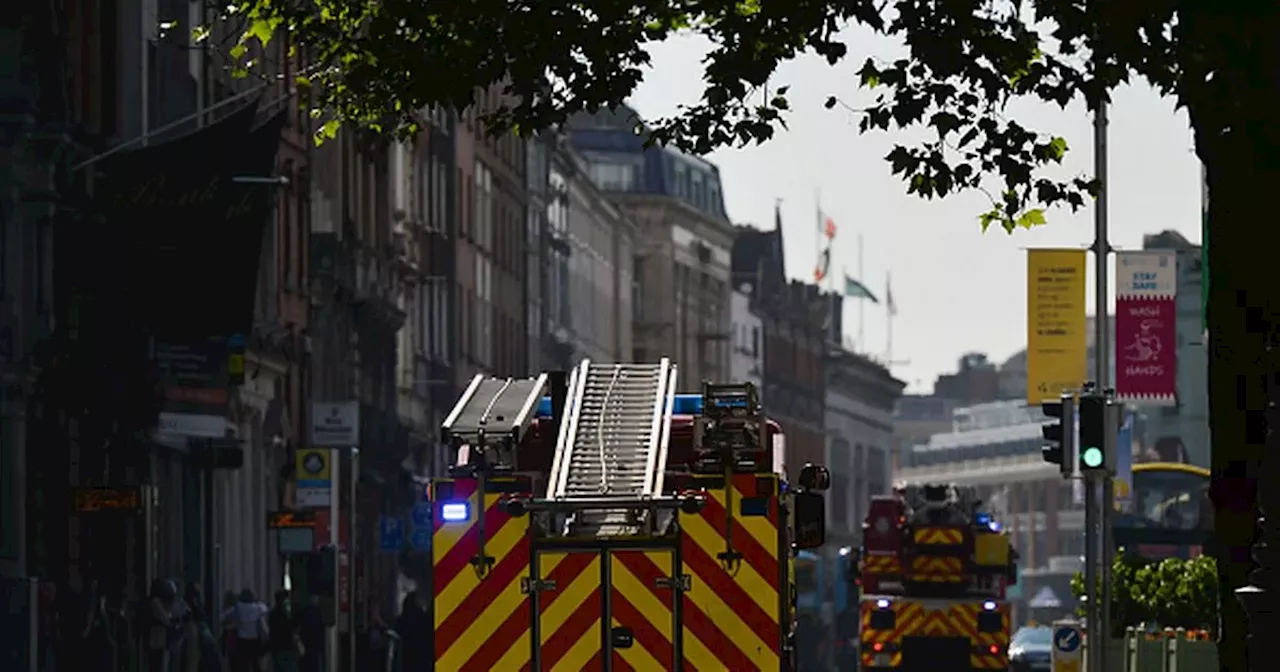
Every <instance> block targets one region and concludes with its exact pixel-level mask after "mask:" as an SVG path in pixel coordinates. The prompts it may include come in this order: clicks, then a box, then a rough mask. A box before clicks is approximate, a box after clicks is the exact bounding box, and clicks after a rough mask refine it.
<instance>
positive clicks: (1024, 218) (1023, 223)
mask: <svg viewBox="0 0 1280 672" xmlns="http://www.w3.org/2000/svg"><path fill="white" fill-rule="evenodd" d="M1017 225H1018V227H1019V228H1023V229H1033V228H1035V227H1037V226H1044V225H1045V219H1044V210H1043V209H1042V208H1034V209H1031V210H1028V211H1026V212H1024V213H1022V214H1021V215H1020V216H1019V217H1018V219H1017Z"/></svg>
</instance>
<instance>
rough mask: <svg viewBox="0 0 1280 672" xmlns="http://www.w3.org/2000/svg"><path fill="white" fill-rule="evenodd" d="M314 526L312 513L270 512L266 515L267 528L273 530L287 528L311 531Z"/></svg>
mask: <svg viewBox="0 0 1280 672" xmlns="http://www.w3.org/2000/svg"><path fill="white" fill-rule="evenodd" d="M315 526H316V514H315V512H314V511H271V512H269V513H267V527H269V528H271V529H273V530H280V529H287V528H306V529H313V528H315Z"/></svg>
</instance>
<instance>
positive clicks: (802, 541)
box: [792, 492, 827, 550]
mask: <svg viewBox="0 0 1280 672" xmlns="http://www.w3.org/2000/svg"><path fill="white" fill-rule="evenodd" d="M794 497H795V498H794V500H793V506H794V507H795V517H796V518H795V531H796V538H795V543H793V544H792V545H793V546H794V547H795V548H797V549H799V550H806V549H810V548H818V547H819V546H822V545H823V544H825V543H827V503H826V499H825V498H824V497H823V496H822V495H820V494H818V493H816V492H797V493H796V494H795V495H794Z"/></svg>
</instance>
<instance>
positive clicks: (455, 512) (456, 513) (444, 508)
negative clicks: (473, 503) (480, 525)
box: [440, 502, 471, 523]
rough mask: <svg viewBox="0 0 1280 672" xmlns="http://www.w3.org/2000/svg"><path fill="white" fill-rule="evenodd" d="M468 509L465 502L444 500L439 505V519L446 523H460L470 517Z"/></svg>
mask: <svg viewBox="0 0 1280 672" xmlns="http://www.w3.org/2000/svg"><path fill="white" fill-rule="evenodd" d="M470 509H471V507H470V506H468V505H467V503H466V502H445V503H443V504H441V505H440V519H441V520H443V521H444V522H446V523H461V522H464V521H466V520H467V519H468V518H470V517H471V510H470Z"/></svg>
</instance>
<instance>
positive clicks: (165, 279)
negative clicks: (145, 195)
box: [0, 0, 310, 660]
mask: <svg viewBox="0 0 1280 672" xmlns="http://www.w3.org/2000/svg"><path fill="white" fill-rule="evenodd" d="M29 4H30V7H26V9H32V10H36V11H34V13H31V14H30V15H25V14H24V13H23V12H14V13H11V16H10V17H9V18H10V19H13V21H6V22H5V25H6V28H3V29H0V31H2V32H3V42H4V44H5V45H6V46H9V47H11V49H10V50H7V51H6V54H8V55H12V56H15V58H12V59H5V60H4V62H3V63H0V69H3V70H4V73H5V74H4V75H3V76H0V82H3V83H0V101H3V102H2V103H0V109H3V110H4V112H3V113H0V119H2V120H0V125H3V126H4V131H5V132H4V140H3V141H0V151H3V152H4V153H5V154H6V160H5V161H4V162H3V163H4V165H5V166H6V168H5V169H4V170H3V171H0V183H3V185H4V186H3V188H0V192H3V193H4V194H6V197H5V200H4V201H3V202H0V213H2V214H0V231H3V233H2V234H0V258H2V259H3V262H4V263H3V267H2V268H3V271H2V272H0V290H2V291H0V302H3V303H5V304H6V306H5V309H4V310H3V311H0V314H2V315H4V316H5V317H4V318H2V319H3V320H4V321H3V323H0V342H3V343H4V346H5V347H4V348H3V350H4V356H3V357H0V361H3V366H2V367H0V371H2V375H3V377H4V381H5V383H6V384H5V386H4V388H3V389H4V414H3V417H2V418H0V424H3V428H2V434H0V446H3V448H2V449H0V450H2V451H3V461H4V464H3V465H0V472H3V473H4V474H5V476H4V477H3V478H0V481H2V482H3V488H2V489H3V493H0V497H2V498H3V504H2V505H0V508H2V509H3V510H4V512H5V513H4V520H3V523H4V525H3V537H2V539H0V573H3V574H4V575H5V576H7V577H14V576H18V577H20V576H40V577H43V578H44V580H46V581H48V582H49V583H50V584H52V585H53V586H54V587H56V588H57V589H58V590H59V591H70V590H83V589H84V588H85V587H86V586H87V584H88V583H89V582H90V581H91V580H98V581H99V582H100V584H101V585H102V586H104V587H106V589H108V590H111V589H119V590H121V591H122V592H123V594H124V596H125V597H126V598H130V599H132V598H137V597H139V596H141V595H143V594H145V593H146V592H147V590H148V589H149V586H148V585H147V584H148V582H149V581H151V580H153V579H155V578H162V577H163V578H170V579H173V580H175V581H178V582H184V581H191V582H194V583H196V584H197V585H201V584H203V585H204V586H205V587H206V590H208V589H210V587H213V588H214V589H220V588H223V587H229V586H234V587H235V588H237V589H239V588H242V587H249V588H253V589H255V590H258V591H267V590H269V589H270V588H271V587H272V586H274V585H279V577H280V572H279V562H278V560H277V558H278V554H277V553H276V552H275V548H274V546H273V542H272V539H271V538H270V536H269V534H268V531H267V530H266V529H265V526H263V525H260V524H253V525H247V524H245V521H249V520H251V521H254V522H255V523H257V522H258V521H262V520H264V516H265V515H266V512H267V511H269V510H274V509H277V508H279V507H280V505H281V502H282V497H283V495H284V493H285V488H284V487H283V482H282V478H281V467H282V466H283V465H285V464H287V463H288V461H289V457H288V456H289V450H290V448H291V447H292V446H293V445H294V444H295V442H296V440H297V435H296V428H297V427H298V426H299V424H300V422H301V417H300V415H301V413H302V409H303V406H304V399H305V395H306V389H305V377H304V376H305V374H304V370H305V368H306V354H307V349H308V348H307V344H308V342H309V338H308V329H309V320H308V317H309V316H308V311H307V299H306V292H307V286H306V278H307V268H306V265H307V256H308V255H307V242H308V239H307V227H308V209H309V208H308V204H309V192H308V183H309V179H310V178H309V166H308V163H309V151H308V150H309V147H310V143H309V139H308V138H307V134H308V132H307V129H306V123H307V121H306V115H300V114H298V110H297V108H296V103H297V100H296V99H295V96H294V94H293V93H292V92H291V91H290V86H291V85H290V84H289V82H290V81H291V80H292V77H290V76H289V72H288V69H289V68H290V67H291V64H290V59H289V58H287V57H286V54H285V52H284V50H285V46H284V44H283V42H282V41H277V42H275V43H273V44H272V47H271V48H272V49H275V50H276V51H274V52H272V53H266V54H257V55H256V56H264V57H266V58H265V59H264V62H268V63H274V64H277V65H278V67H279V68H281V69H282V70H283V71H281V72H270V73H267V74H266V81H268V84H266V85H261V84H260V83H258V82H253V83H250V82H245V81H239V80H234V79H233V78H231V77H230V76H229V75H228V74H226V73H227V72H228V69H227V68H226V67H224V66H225V65H226V64H225V63H223V62H221V61H220V60H219V59H218V57H217V56H216V55H215V54H212V53H210V52H206V51H204V50H202V49H200V48H199V47H198V46H195V45H192V44H190V43H189V41H188V39H187V37H186V36H178V37H173V36H170V38H169V39H161V36H160V35H159V34H158V30H159V24H160V21H161V19H167V18H173V19H181V20H183V21H187V20H189V19H191V18H192V17H193V16H194V17H195V18H196V19H199V18H200V17H199V11H198V6H197V5H192V4H191V3H184V2H176V1H172V0H169V1H165V0H161V1H159V2H151V3H97V2H83V1H72V2H65V3H29ZM192 7H197V9H196V10H192ZM192 11H195V14H194V15H189V14H188V12H192ZM179 32H185V31H179ZM217 37H218V36H216V35H215V36H214V37H213V39H214V40H215V41H216V39H217ZM19 54H24V57H21V58H17V56H18V55H19ZM27 68H34V70H31V71H25V70H26V69H27ZM276 74H279V75H283V76H282V77H280V78H279V80H275V79H274V78H273V77H272V75H276ZM30 85H35V86H30ZM253 100H256V101H257V102H256V106H253V107H249V106H248V105H247V103H249V102H250V101H253ZM246 110H251V111H253V112H254V113H255V114H256V117H250V116H247V115H246V113H245V112H246ZM237 115H239V116H238V117H237ZM229 117H237V119H241V120H245V121H248V122H252V126H253V127H255V128H258V129H259V130H261V129H262V128H263V125H264V124H265V122H268V121H270V120H281V121H282V123H281V126H282V128H283V130H280V131H279V132H278V133H277V132H276V130H275V129H276V128H277V127H276V126H274V125H273V126H271V129H270V130H266V131H262V132H261V133H260V134H259V132H258V131H254V135H251V136H250V137H251V138H257V139H266V140H269V141H264V142H261V143H258V142H257V140H255V141H254V142H255V144H254V145H253V147H252V148H251V149H252V151H253V152H254V153H257V152H258V151H259V150H264V151H263V152H262V157H263V163H262V165H259V166H256V167H254V168H253V169H252V170H250V171H248V172H246V173H238V174H235V175H234V177H236V178H242V179H241V180H240V182H239V183H241V184H253V185H255V186H253V187H231V188H232V189H236V188H243V189H245V190H246V191H252V192H254V194H255V198H256V195H257V194H263V195H264V198H263V199H262V201H261V202H262V203H263V204H264V205H262V206H260V207H259V206H255V207H256V208H257V210H256V211H255V212H254V213H245V214H244V216H243V217H242V218H240V219H239V220H237V222H236V224H237V225H238V224H241V223H243V224H244V225H245V227H244V228H238V229H236V231H235V232H234V233H233V232H231V231H230V230H229V229H231V228H234V227H227V228H219V227H210V226H209V225H210V221H211V220H210V218H211V217H213V215H211V214H210V213H213V212H214V208H212V207H210V208H204V209H196V208H192V209H191V210H190V213H191V214H195V215H197V217H196V218H195V219H196V220H198V221H191V220H187V219H184V218H182V217H171V218H170V219H169V221H171V222H172V223H174V224H175V225H183V226H186V227H187V229H186V230H185V231H184V234H186V235H187V236H189V237H188V239H187V244H186V245H185V246H184V245H182V244H178V245H175V246H174V247H173V248H171V249H170V253H169V256H168V258H167V259H165V260H164V261H167V262H168V263H166V264H163V265H140V266H139V267H137V268H136V269H135V270H137V271H138V272H139V273H143V272H145V273H147V274H148V275H146V276H144V277H145V278H146V282H145V283H140V282H139V281H138V280H137V279H136V278H131V277H128V276H127V275H122V274H120V273H119V272H118V271H119V269H118V267H115V268H107V267H104V266H103V262H102V261H97V262H95V261H94V259H95V258H97V259H100V260H111V263H112V264H116V265H118V264H119V260H120V258H121V255H122V254H140V255H145V254H151V252H150V251H148V249H147V248H146V245H142V244H140V243H150V244H155V243H156V241H157V238H148V237H147V236H150V235H153V234H152V233H150V232H147V231H146V226H145V222H142V220H141V219H135V220H128V219H127V218H122V217H119V213H118V212H116V211H114V210H112V209H111V208H110V206H109V205H108V204H109V203H110V202H111V201H112V199H110V198H109V196H110V195H111V194H112V193H115V194H119V193H121V192H120V191H114V190H127V189H131V188H137V187H138V186H139V184H140V182H139V181H140V180H142V179H144V178H142V177H139V176H138V175H136V174H132V173H129V172H128V171H125V170H122V169H121V168H120V167H119V166H121V165H132V166H133V167H135V168H136V167H138V166H143V167H145V168H146V169H147V170H151V171H160V172H161V173H162V174H182V175H184V177H189V176H190V175H191V174H199V173H200V171H201V169H207V170H213V169H212V168H209V166H211V165H218V163H219V162H218V161H216V160H214V161H206V162H204V163H201V158H202V157H201V156H194V157H193V156H181V157H175V156H172V155H169V156H167V158H166V155H165V150H164V148H165V147H166V146H169V147H172V145H167V144H166V143H169V142H170V141H172V140H174V139H175V138H178V137H180V136H181V137H183V138H184V140H183V141H184V142H190V143H192V144H190V145H187V146H188V147H191V146H196V145H203V146H204V147H206V148H208V149H210V150H211V151H210V152H209V153H208V154H205V155H203V156H204V158H208V157H210V156H212V155H213V154H215V153H216V151H217V150H218V149H221V147H219V146H216V145H213V144H212V142H211V141H210V140H209V138H210V137H212V135H213V134H217V133H222V132H223V130H222V129H225V128H226V127H225V126H224V125H222V122H223V121H224V120H226V119H227V118H229ZM246 125H249V124H246ZM244 131H245V132H248V129H247V128H246V129H244ZM238 140H244V138H243V136H239V137H238ZM277 140H278V142H277ZM153 147H154V148H157V152H152V153H149V154H148V153H144V152H135V151H133V150H138V149H144V148H146V149H150V148H153ZM249 150H250V148H249V147H247V146H240V147H238V148H237V151H249ZM138 156H142V157H144V158H137V157H138ZM267 158H270V159H271V160H270V161H268V160H267ZM131 162H132V163H131ZM246 165H247V163H246ZM211 174H212V173H211ZM221 193H224V192H221V190H219V194H221ZM11 194H12V195H16V198H17V200H12V199H11V198H10V197H9V196H7V195H11ZM219 197H220V196H212V197H210V198H214V199H216V198H219ZM32 199H34V200H32ZM160 200H162V199H157V201H160ZM214 205H215V206H219V207H220V206H221V205H225V203H224V202H222V201H216V202H215V203H214ZM182 207H185V206H184V204H182V203H178V204H176V205H174V208H175V209H178V210H180V209H181V208H182ZM257 214H261V215H262V216H261V217H260V218H259V217H258V216H257ZM229 221H230V220H227V221H224V222H222V224H227V223H228V222H229ZM90 223H92V224H93V226H85V225H87V224H90ZM214 224H217V222H214ZM213 228H216V229H217V231H213ZM244 231H252V232H253V235H252V239H249V240H241V239H239V238H236V237H235V236H237V235H239V234H241V233H243V232H244ZM259 231H260V233H259ZM218 235H221V236H222V237H223V240H234V241H235V242H236V243H237V244H236V245H235V246H233V247H234V249H229V250H218V249H209V248H204V247H198V246H194V245H193V244H192V243H191V242H190V241H191V240H197V239H201V238H202V237H207V238H215V242H216V238H217V236H218ZM179 242H181V241H179ZM241 243H243V244H241ZM148 258H149V259H152V260H153V261H154V260H156V259H158V258H159V256H155V257H148ZM227 269H235V273H234V275H230V274H228V273H227ZM211 278H214V279H217V280H218V282H216V283H214V282H210V279H211ZM215 285H216V286H215ZM233 288H234V289H233ZM137 289H142V290H143V291H141V292H137V293H133V292H134V290H137ZM241 290H243V292H242V291H241ZM122 296H123V297H126V298H128V299H129V300H127V301H119V299H120V298H121V297H122ZM161 298H163V299H165V300H161ZM175 298H176V299H178V300H170V299H175ZM228 316H230V317H228ZM242 317H243V319H241V318H242ZM224 318H226V319H224ZM197 324H198V325H201V326H194V325H197ZM213 324H217V325H218V326H219V328H218V329H213V330H209V329H207V328H208V327H209V325H213ZM221 327H226V329H222V328H221ZM233 342H234V343H237V344H238V345H236V346H234V347H233V346H231V345H230V344H231V343H233ZM211 344H212V345H211ZM206 346H207V347H206ZM233 350H234V351H235V352H236V353H237V354H239V353H240V352H243V360H242V362H243V365H244V366H243V369H242V370H238V371H233V370H231V368H230V366H229V363H230V361H231V355H232V351H233ZM179 353H185V354H184V355H182V356H186V357H188V363H190V362H191V361H197V362H198V363H197V365H196V367H195V369H192V370H187V371H186V373H182V374H181V375H177V371H178V369H175V368H174V367H172V366H171V365H172V364H173V363H174V362H175V361H176V360H177V357H176V356H175V355H177V354H179ZM197 378H199V379H200V380H199V381H197V380H196V379H197ZM241 378H242V380H240V379H241ZM75 389H78V390H80V391H79V392H78V393H76V394H71V395H70V396H69V393H70V392H72V391H73V390H75ZM193 406H201V407H202V408H203V410H202V411H199V412H192V411H191V410H190V409H191V407H193ZM180 407H181V408H180ZM102 419H106V421H105V422H104V421H103V420H102ZM208 439H217V440H219V441H222V442H225V443H227V444H229V445H234V446H235V447H236V448H235V450H233V451H231V454H235V452H236V451H238V452H239V454H240V455H242V457H243V462H242V464H240V465H239V466H238V467H237V468H230V469H225V470H224V469H219V470H217V471H216V473H215V475H214V476H213V479H212V487H211V488H206V487H205V485H204V483H203V480H204V479H203V478H202V476H203V473H202V472H203V469H204V467H203V464H204V463H205V459H204V455H203V454H202V451H203V450H204V449H203V447H202V446H201V445H200V444H201V443H202V442H203V441H205V440H208ZM24 446H25V447H26V448H24ZM32 447H37V449H35V450H31V448H32ZM102 487H107V488H123V489H128V490H130V491H133V492H137V493H138V500H137V502H138V506H139V509H140V510H139V511H138V512H137V514H138V515H133V516H108V517H104V516H100V515H97V513H96V512H94V511H93V510H92V507H84V506H73V504H72V502H73V496H72V495H73V493H74V492H76V490H77V489H81V488H102ZM209 512H213V513H214V514H215V515H213V516H212V525H209V524H208V523H209V522H210V519H209V518H208V517H206V514H207V513H209ZM6 660H7V659H6Z"/></svg>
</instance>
